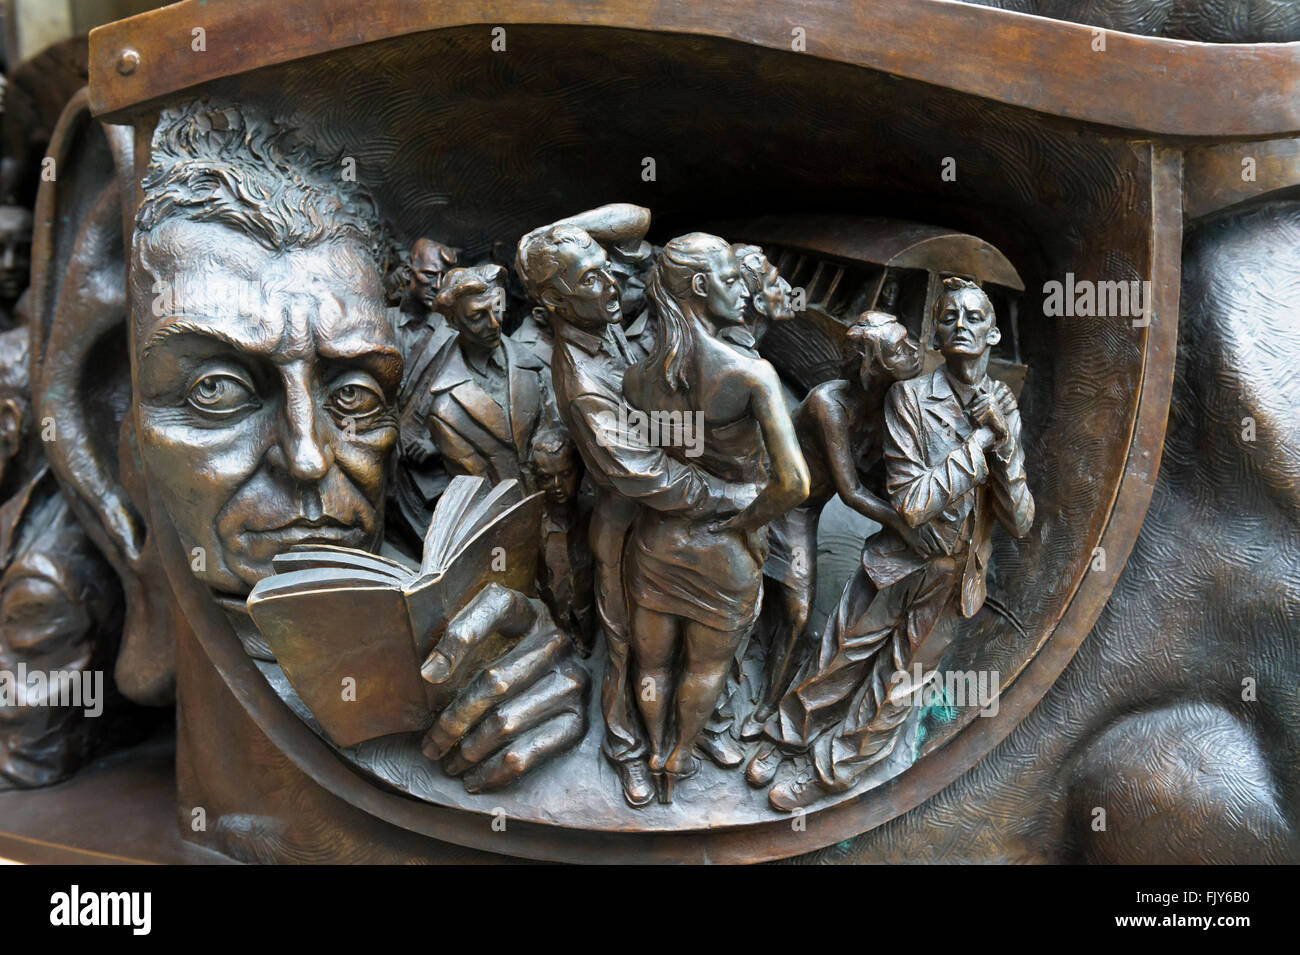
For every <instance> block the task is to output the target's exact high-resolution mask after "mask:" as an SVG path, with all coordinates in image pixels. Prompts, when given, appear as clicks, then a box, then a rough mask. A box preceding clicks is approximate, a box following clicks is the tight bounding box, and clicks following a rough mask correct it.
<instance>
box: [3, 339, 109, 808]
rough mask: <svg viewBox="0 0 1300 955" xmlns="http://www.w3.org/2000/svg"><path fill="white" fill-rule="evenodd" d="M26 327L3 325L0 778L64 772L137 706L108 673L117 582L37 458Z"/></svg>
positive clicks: (103, 742)
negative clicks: (129, 708) (129, 707)
mask: <svg viewBox="0 0 1300 955" xmlns="http://www.w3.org/2000/svg"><path fill="white" fill-rule="evenodd" d="M27 337H28V330H27V329H26V328H16V329H13V330H12V331H9V332H5V333H4V334H2V335H0V487H3V488H4V489H5V492H6V500H5V502H4V504H3V505H2V506H0V789H8V788H23V789H26V788H33V787H37V786H48V785H50V784H52V783H56V782H59V781H60V780H62V779H66V778H67V777H68V776H70V775H71V774H72V773H74V772H75V771H76V770H77V769H79V768H80V767H81V766H82V765H83V764H84V763H85V762H86V761H87V760H89V759H90V758H92V757H93V756H94V755H95V754H97V753H98V752H101V751H102V750H103V749H104V748H105V747H107V746H109V745H111V744H112V743H114V742H118V741H122V740H123V739H125V738H126V736H128V735H129V734H130V732H131V731H132V717H133V716H134V715H135V714H131V713H128V712H127V706H126V704H125V702H124V701H123V700H122V697H121V694H119V693H118V692H117V688H116V687H115V686H114V683H113V679H112V669H113V662H114V657H115V656H116V654H117V649H118V644H119V638H120V636H121V628H122V591H121V588H120V586H119V585H118V583H117V578H116V575H114V573H113V571H112V569H111V568H110V567H109V566H108V563H107V562H106V561H105V560H104V558H103V557H102V556H101V555H100V553H99V552H98V551H97V550H96V549H95V547H94V545H92V544H91V542H90V540H89V538H87V537H86V533H85V531H84V530H83V529H82V527H81V524H80V523H79V522H78V521H77V519H76V518H75V517H74V516H73V514H72V512H71V510H69V508H68V505H67V501H66V499H65V498H64V497H63V494H62V492H61V491H60V490H59V487H58V484H57V483H56V482H55V480H54V476H53V475H52V474H51V473H50V470H49V468H48V467H47V466H46V464H45V462H44V460H43V456H42V454H41V447H42V445H41V441H40V440H39V438H38V436H37V434H36V428H35V426H34V421H33V415H32V407H31V401H30V399H29V397H28V347H27ZM124 717H125V719H124ZM124 731H126V733H125V734H124Z"/></svg>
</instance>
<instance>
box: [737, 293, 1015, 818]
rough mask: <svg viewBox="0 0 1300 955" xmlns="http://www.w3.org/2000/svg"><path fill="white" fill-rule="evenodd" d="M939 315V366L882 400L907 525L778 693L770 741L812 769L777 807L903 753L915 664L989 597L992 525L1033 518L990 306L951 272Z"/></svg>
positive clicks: (879, 540)
mask: <svg viewBox="0 0 1300 955" xmlns="http://www.w3.org/2000/svg"><path fill="white" fill-rule="evenodd" d="M934 312H935V315H934V320H935V321H934V337H935V344H936V346H937V347H938V349H939V351H940V352H941V354H942V355H943V358H944V364H943V365H942V366H941V367H939V368H936V369H935V370H934V371H933V372H932V373H931V374H929V375H923V376H921V377H919V378H913V379H911V380H907V381H900V382H898V383H897V384H895V385H894V386H893V387H892V388H890V390H889V395H888V398H887V400H886V406H885V463H886V469H887V478H886V480H887V489H888V492H889V498H890V501H891V503H892V504H893V506H894V509H895V510H896V511H897V512H898V514H899V515H900V516H901V517H902V518H903V520H904V521H905V522H906V525H907V529H906V530H905V529H903V528H898V527H896V526H895V522H893V521H891V522H890V523H889V524H886V525H885V527H884V528H883V529H882V530H881V531H880V533H878V534H876V535H875V536H874V537H872V538H871V539H869V540H868V541H867V544H866V547H865V548H864V550H863V555H862V567H861V571H860V573H858V574H857V575H855V577H854V578H853V579H851V580H850V581H849V583H848V585H847V586H846V588H845V590H844V594H843V596H842V597H841V599H840V604H839V607H838V608H837V609H836V612H835V614H834V615H833V617H832V621H831V623H830V624H829V625H828V628H827V630H828V634H827V637H826V638H825V639H824V640H823V642H822V647H821V652H820V655H819V659H818V661H817V664H816V666H815V667H814V668H813V671H812V672H811V674H810V675H808V676H807V677H806V678H804V679H803V680H801V681H800V682H799V684H798V685H797V686H795V687H793V688H792V689H791V690H790V691H789V692H788V693H787V694H786V695H785V696H784V698H783V699H782V701H781V704H780V707H779V712H778V714H777V716H776V717H774V721H775V722H776V724H777V726H776V728H775V735H777V736H779V737H780V739H781V741H782V742H784V743H786V744H787V745H788V744H789V742H790V741H792V740H793V741H797V742H796V743H795V745H796V747H798V746H800V745H802V744H806V745H807V747H808V750H809V751H810V755H811V757H812V768H811V769H806V770H803V771H801V772H799V773H798V774H797V775H796V776H794V777H793V778H791V779H788V780H785V781H783V782H779V783H777V784H776V785H775V786H773V787H772V789H771V791H770V792H769V799H770V801H771V803H772V806H773V808H776V809H779V810H783V811H786V812H789V811H792V810H794V809H797V808H800V807H802V806H807V805H809V804H811V803H813V802H815V801H817V800H818V799H820V798H823V797H824V796H825V795H826V794H828V793H832V792H843V791H844V790H846V789H848V788H851V787H852V786H853V785H854V784H855V783H856V782H858V781H859V780H860V779H861V778H862V777H863V775H864V774H865V773H866V772H867V770H868V769H870V768H871V767H872V766H875V765H877V764H878V763H880V762H881V761H882V760H884V759H885V758H887V757H888V756H889V755H890V754H892V753H893V752H894V750H895V748H896V747H897V746H898V745H899V744H900V742H901V739H902V736H903V734H904V730H905V728H906V726H907V725H908V721H907V717H908V715H909V713H911V712H912V708H913V707H914V706H915V705H916V702H917V698H918V697H919V694H920V693H921V691H922V689H923V687H922V686H917V685H912V683H915V682H916V681H911V677H910V675H909V674H908V673H907V672H906V671H907V670H908V669H909V668H919V669H920V670H921V672H922V673H923V674H929V673H931V672H932V671H933V670H934V668H935V667H936V666H937V665H938V664H939V662H940V660H941V658H942V655H943V651H944V650H946V649H947V647H948V644H949V643H950V641H951V639H952V636H953V633H954V630H955V624H956V620H957V617H958V615H960V616H962V617H971V616H974V615H975V613H976V612H977V611H978V610H979V609H980V607H981V606H983V604H984V599H985V588H986V583H985V576H986V574H987V571H988V562H989V557H990V555H991V552H992V531H993V522H994V520H995V519H996V521H997V522H998V523H999V524H1001V525H1002V526H1003V528H1004V529H1005V530H1006V531H1007V532H1008V533H1009V534H1011V535H1012V536H1014V537H1023V536H1025V535H1026V534H1027V533H1028V532H1029V529H1030V527H1031V526H1032V524H1033V521H1034V500H1033V497H1032V496H1031V495H1030V493H1029V488H1028V486H1027V484H1026V481H1025V463H1024V450H1023V448H1022V446H1021V441H1020V413H1019V411H1018V409H1017V407H1016V402H1015V398H1014V396H1013V395H1012V394H1011V391H1010V389H1009V388H1007V386H1006V385H1004V384H1002V383H1001V382H998V381H995V380H994V379H992V378H990V377H989V375H988V370H987V369H988V362H989V350H990V348H991V347H992V346H993V345H995V344H997V342H998V340H999V338H1000V332H999V331H998V328H997V324H996V320H995V316H994V314H993V306H992V303H991V302H990V301H989V299H988V296H987V295H985V294H984V292H983V290H981V289H980V288H979V286H977V285H975V284H974V283H972V282H968V281H966V280H964V279H960V278H949V279H946V280H945V281H944V291H943V293H942V294H941V295H940V296H939V297H938V298H937V299H936V301H935V307H934ZM905 681H911V682H910V683H905ZM752 769H753V772H752V773H751V774H750V778H751V779H758V780H760V781H761V779H762V777H763V775H766V773H765V772H764V771H763V768H762V767H759V766H754V767H752ZM768 778H770V777H768Z"/></svg>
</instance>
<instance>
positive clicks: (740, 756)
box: [695, 732, 745, 769]
mask: <svg viewBox="0 0 1300 955" xmlns="http://www.w3.org/2000/svg"><path fill="white" fill-rule="evenodd" d="M695 748H696V749H698V750H699V751H700V752H701V753H703V754H704V755H705V756H707V757H709V759H711V760H713V762H714V763H716V764H717V765H718V767H719V768H721V769H731V768H733V767H735V766H739V765H740V764H741V763H743V762H744V761H745V751H744V750H742V749H741V748H740V744H739V743H737V742H736V741H735V740H734V739H732V738H731V734H730V733H725V732H724V733H718V734H717V735H716V736H715V735H713V734H712V733H701V734H700V738H699V739H697V740H696V741H695Z"/></svg>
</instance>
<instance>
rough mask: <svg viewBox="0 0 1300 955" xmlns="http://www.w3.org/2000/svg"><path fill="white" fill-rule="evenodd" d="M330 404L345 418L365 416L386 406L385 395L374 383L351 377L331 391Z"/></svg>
mask: <svg viewBox="0 0 1300 955" xmlns="http://www.w3.org/2000/svg"><path fill="white" fill-rule="evenodd" d="M329 401H330V405H331V407H332V408H333V409H334V411H335V412H337V413H338V414H340V415H342V416H343V417H345V418H365V417H368V416H370V415H372V414H374V413H375V412H377V411H379V410H381V409H382V408H383V407H384V396H383V395H381V394H380V393H379V389H378V388H377V387H375V386H374V385H372V384H370V383H368V382H366V381H362V380H359V379H358V378H349V379H346V380H344V381H343V382H341V383H340V384H339V385H338V387H336V388H335V389H334V390H333V392H331V393H330V398H329Z"/></svg>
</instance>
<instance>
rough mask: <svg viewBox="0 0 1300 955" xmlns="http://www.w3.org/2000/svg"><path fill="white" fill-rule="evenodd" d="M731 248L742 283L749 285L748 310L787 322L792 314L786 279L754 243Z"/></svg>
mask: <svg viewBox="0 0 1300 955" xmlns="http://www.w3.org/2000/svg"><path fill="white" fill-rule="evenodd" d="M735 251H736V261H737V262H738V263H739V264H740V272H741V275H743V276H744V277H745V286H746V287H747V288H748V289H749V305H750V310H751V311H752V312H753V313H755V314H756V315H758V316H760V317H762V318H765V319H767V320H769V321H773V322H788V321H789V320H790V319H792V318H794V305H793V303H792V301H791V293H792V290H791V288H790V283H789V282H787V281H786V280H785V279H783V278H781V274H780V273H779V272H778V271H777V269H776V266H775V265H773V264H772V263H771V262H770V261H769V260H768V258H767V256H766V255H765V254H764V252H763V250H762V249H761V248H759V247H758V246H756V245H737V246H736V247H735Z"/></svg>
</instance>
